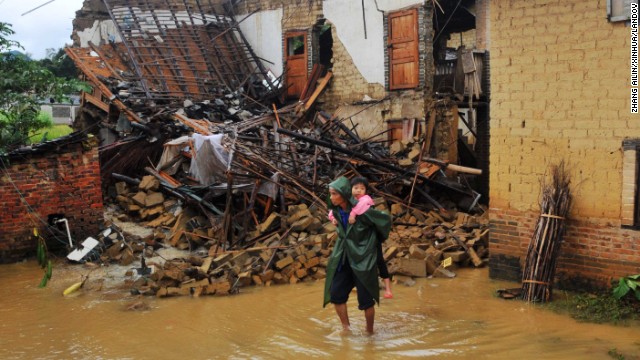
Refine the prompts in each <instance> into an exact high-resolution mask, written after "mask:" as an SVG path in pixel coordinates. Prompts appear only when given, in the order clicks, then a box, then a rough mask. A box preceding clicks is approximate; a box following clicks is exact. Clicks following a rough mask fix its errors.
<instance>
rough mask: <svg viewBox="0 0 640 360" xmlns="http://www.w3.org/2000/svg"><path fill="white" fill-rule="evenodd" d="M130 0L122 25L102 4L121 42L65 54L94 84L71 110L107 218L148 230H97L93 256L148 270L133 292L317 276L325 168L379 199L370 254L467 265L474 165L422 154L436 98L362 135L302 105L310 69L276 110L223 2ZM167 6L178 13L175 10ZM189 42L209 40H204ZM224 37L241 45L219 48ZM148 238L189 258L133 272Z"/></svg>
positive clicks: (322, 76)
mask: <svg viewBox="0 0 640 360" xmlns="http://www.w3.org/2000/svg"><path fill="white" fill-rule="evenodd" d="M134 2H135V3H136V4H137V5H139V8H138V9H137V10H135V11H134V10H133V9H131V8H129V10H128V11H134V12H141V13H140V14H137V15H140V16H134V17H133V18H134V21H133V24H132V23H131V21H130V19H129V20H127V19H128V18H126V17H125V16H124V15H123V13H121V12H120V10H118V9H121V6H123V4H124V3H123V2H122V1H121V0H110V1H105V5H106V6H107V9H108V11H109V13H110V16H111V18H112V20H113V21H114V23H115V24H116V25H117V26H118V28H119V30H120V34H121V36H122V37H123V43H122V44H107V45H102V46H94V45H92V44H91V45H90V47H91V49H78V48H67V49H66V51H67V54H69V56H70V57H71V58H72V59H73V61H74V62H75V63H76V65H78V67H79V68H80V70H81V71H82V72H83V74H84V75H85V76H86V77H87V79H88V80H89V81H90V82H91V83H92V85H93V86H94V94H93V95H90V94H85V95H84V96H83V109H85V110H84V111H83V114H84V117H85V120H87V118H88V120H89V121H86V122H87V123H92V124H94V125H97V126H98V127H100V128H101V130H100V132H99V134H100V138H101V141H102V143H101V148H100V161H101V172H102V175H103V186H105V191H106V193H107V194H108V196H107V197H106V199H107V200H110V201H113V203H115V204H117V205H118V207H119V208H120V209H121V212H122V213H121V214H120V215H119V219H120V220H125V221H136V222H140V223H143V224H144V225H146V226H148V227H152V228H154V232H153V234H152V235H150V236H148V237H146V238H143V239H135V240H132V239H130V240H129V241H128V242H127V241H124V240H123V239H118V238H113V239H111V238H110V236H112V235H105V236H104V237H103V239H101V241H105V242H104V247H105V248H106V250H105V252H104V253H103V254H102V256H101V259H102V260H103V261H105V262H111V261H116V262H119V263H120V264H124V265H129V264H131V263H132V262H133V261H136V260H137V259H138V258H141V259H142V260H141V262H142V266H141V268H140V272H141V273H145V272H149V274H148V275H145V276H142V277H140V278H139V279H137V280H135V281H134V282H133V284H132V286H133V289H134V290H133V291H134V292H136V293H141V294H148V295H152V294H155V295H157V296H168V295H177V294H198V295H204V294H228V293H233V292H234V291H236V289H237V288H238V287H240V286H248V285H252V284H256V285H260V284H263V285H268V284H272V283H273V284H279V283H295V282H298V281H305V280H307V279H318V278H322V277H324V265H325V263H326V258H327V256H328V254H329V253H330V249H331V246H332V242H333V241H334V240H335V236H336V233H335V231H334V230H335V229H334V227H333V225H331V224H330V223H328V221H327V220H326V214H327V185H328V184H329V183H330V182H331V181H332V180H334V179H335V178H337V177H338V176H347V177H352V176H364V177H366V178H367V179H368V180H369V182H370V189H369V190H370V193H371V195H372V197H375V198H376V204H377V206H378V207H379V208H384V209H387V208H388V209H390V210H391V213H392V215H393V216H394V223H395V225H396V227H395V232H394V233H393V234H392V236H391V238H390V239H389V240H388V241H387V242H386V243H385V251H386V253H385V259H387V260H389V261H390V262H391V265H392V270H394V269H395V272H397V273H399V274H407V275H411V276H427V275H438V274H440V275H442V274H443V273H445V270H446V269H445V266H444V265H446V264H441V263H442V261H443V260H446V259H452V261H453V262H456V263H457V264H460V265H466V264H467V263H468V262H471V263H472V264H473V265H474V266H481V265H482V263H483V261H482V258H483V257H485V256H486V252H487V251H486V249H487V244H486V227H487V224H486V221H485V219H484V218H482V217H481V216H479V215H480V214H481V213H482V209H481V208H480V206H479V205H478V199H479V197H480V195H479V194H478V193H477V192H475V191H474V190H473V189H472V187H471V186H470V185H469V181H467V177H468V176H473V175H478V174H479V173H480V172H479V170H478V169H473V168H468V167H463V166H458V165H455V164H450V163H449V162H448V161H442V160H439V159H435V158H432V157H431V156H433V154H436V153H437V152H436V151H434V150H435V147H434V145H433V137H434V126H435V121H436V115H435V113H436V111H435V109H433V108H432V109H428V110H427V111H426V112H427V123H426V128H427V129H426V132H424V133H420V134H419V135H416V136H414V137H413V138H409V139H406V140H394V139H391V140H385V139H386V138H387V136H386V135H385V133H386V132H387V131H383V132H381V133H380V134H376V135H374V136H371V137H369V138H366V139H363V138H361V137H360V136H359V134H358V132H357V126H356V125H354V124H353V123H351V121H350V120H351V116H338V115H337V114H329V113H326V112H324V111H316V110H315V106H316V100H317V99H318V97H319V96H320V94H321V93H322V92H323V90H324V89H325V88H326V87H327V86H328V84H329V82H330V79H331V78H332V72H331V71H330V70H326V69H324V68H323V67H321V66H314V69H313V72H312V76H310V77H309V80H308V82H307V84H306V85H305V86H304V89H303V91H302V95H301V97H300V99H299V100H298V101H295V102H293V103H291V104H288V105H280V106H279V107H278V106H277V105H276V103H278V104H282V101H281V100H283V99H282V97H281V93H283V92H286V91H285V89H283V88H282V87H280V86H279V85H278V84H279V80H277V79H274V78H272V77H271V76H270V74H268V73H267V72H266V71H265V70H264V69H263V68H262V67H261V66H260V64H261V60H260V59H258V58H257V57H256V56H255V54H254V53H253V51H252V50H251V48H250V46H249V45H248V43H247V42H246V40H245V39H244V37H243V35H242V33H241V31H240V28H239V27H238V24H237V23H236V22H235V20H234V19H233V16H231V14H230V13H229V10H228V9H227V8H224V9H222V10H221V9H220V8H216V7H214V6H213V5H211V8H210V9H205V10H204V11H205V13H206V14H208V15H206V16H204V17H202V16H196V15H198V14H194V13H193V12H192V9H191V8H190V7H188V6H187V5H186V3H185V4H183V5H184V8H183V7H182V6H183V5H179V6H178V8H175V9H174V8H171V9H168V10H167V11H168V13H167V14H168V15H167V16H169V17H170V18H171V19H174V20H176V21H175V26H174V25H171V26H169V27H167V23H166V21H164V22H163V21H160V20H158V19H156V18H154V16H153V14H154V11H156V10H155V9H152V8H149V4H147V2H145V1H142V0H139V1H134ZM116 10H118V11H116ZM180 11H184V12H185V14H186V16H188V18H189V19H190V24H189V23H185V22H182V23H181V22H179V21H177V18H178V15H177V14H178V12H180ZM201 11H203V10H201ZM149 14H151V16H146V15H149ZM143 15H145V16H143ZM138 18H145V19H147V21H148V22H150V23H149V24H146V23H140V22H138V21H137V20H136V19H138ZM153 23H156V25H157V26H156V27H155V28H154V27H153V26H147V25H153ZM163 27H164V28H166V29H165V31H159V30H158V29H162V28H163ZM232 33H234V34H235V35H233V36H232ZM200 37H203V38H207V37H208V38H209V39H212V40H211V41H210V42H209V43H206V44H208V45H206V46H205V45H203V44H205V43H203V42H202V41H201V39H200ZM213 40H215V41H213ZM155 42H158V43H160V42H162V43H166V46H163V47H154V46H155V45H157V44H156V43H155ZM223 47H227V48H230V49H238V50H242V53H243V54H244V55H243V56H242V57H241V58H239V59H234V58H233V56H231V55H230V54H231V53H226V52H221V51H219V50H220V48H223ZM150 49H153V51H158V52H159V53H158V54H155V53H152V52H151V51H152V50H150ZM172 50H176V52H177V53H179V54H181V55H180V56H176V55H175V54H174V53H172ZM192 55H193V56H194V57H195V56H197V57H198V58H202V59H207V60H206V61H207V63H206V64H199V65H197V64H195V63H194V62H193V61H189V59H190V57H191V56H192ZM150 58H153V59H155V60H154V61H153V62H151V61H150V60H149V59H150ZM235 60H237V61H235ZM151 63H153V64H154V66H150V65H149V64H151ZM198 66H201V67H202V68H198ZM222 70H225V71H222ZM104 99H109V100H108V102H105V100H104ZM381 101H382V100H381ZM374 103H375V102H374ZM104 113H106V116H105V114H104ZM88 128H91V127H88ZM455 141H457V138H456V139H454V141H453V142H452V143H455ZM445 170H446V172H445ZM459 211H464V212H459ZM475 214H477V215H478V216H476V215H475ZM134 243H135V244H136V245H135V246H134V245H132V244H134ZM161 246H171V247H175V248H178V249H183V250H189V251H190V253H191V254H192V256H190V257H189V258H187V259H176V260H171V261H167V262H165V263H164V264H162V265H160V264H148V265H149V266H148V267H147V265H146V264H144V259H145V257H147V258H148V257H149V256H148V255H149V254H147V252H151V253H152V252H153V249H157V248H159V247H161ZM151 265H153V266H151ZM148 269H154V270H153V271H148ZM438 269H441V270H438Z"/></svg>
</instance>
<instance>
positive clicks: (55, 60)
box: [38, 48, 79, 80]
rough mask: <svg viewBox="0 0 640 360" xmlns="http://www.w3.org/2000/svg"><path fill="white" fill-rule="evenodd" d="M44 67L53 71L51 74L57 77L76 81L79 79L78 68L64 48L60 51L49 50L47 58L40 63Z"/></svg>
mask: <svg viewBox="0 0 640 360" xmlns="http://www.w3.org/2000/svg"><path fill="white" fill-rule="evenodd" d="M38 62H39V63H40V65H42V67H44V68H45V69H47V70H49V71H51V73H52V74H53V75H55V76H57V77H61V78H65V79H67V80H74V79H77V78H78V75H79V73H78V68H77V67H76V64H74V62H73V60H71V58H70V57H69V56H67V53H65V52H64V49H63V48H60V49H58V50H55V49H47V56H46V57H45V58H44V59H42V60H39V61H38Z"/></svg>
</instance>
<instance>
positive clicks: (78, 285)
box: [62, 281, 84, 296]
mask: <svg viewBox="0 0 640 360" xmlns="http://www.w3.org/2000/svg"><path fill="white" fill-rule="evenodd" d="M82 285H84V281H80V282H77V283H75V284H73V285H71V286H69V287H68V288H66V289H65V290H64V291H63V292H62V295H65V296H67V295H69V294H73V293H74V292H76V291H78V289H80V288H81V287H82Z"/></svg>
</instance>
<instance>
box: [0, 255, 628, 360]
mask: <svg viewBox="0 0 640 360" xmlns="http://www.w3.org/2000/svg"><path fill="white" fill-rule="evenodd" d="M84 272H86V271H85V270H82V266H80V265H77V266H68V265H64V266H56V268H54V274H53V278H52V280H51V282H50V284H49V285H48V286H47V287H46V288H44V289H39V288H37V285H38V283H39V281H40V278H41V275H42V272H41V270H40V269H39V268H38V267H37V265H36V264H35V262H24V263H19V264H13V265H2V266H0V281H1V285H0V359H249V358H251V359H293V358H296V359H298V358H310V359H311V358H319V359H326V358H337V359H370V358H376V359H378V358H379V359H404V358H437V359H472V358H473V359H515V358H518V359H611V358H612V357H611V356H610V355H608V352H609V351H610V350H612V349H616V351H617V353H618V354H623V355H624V356H625V358H626V359H627V360H629V359H633V358H636V357H638V356H640V327H637V326H636V327H615V326H610V325H596V324H585V323H579V322H576V321H575V320H573V319H571V318H570V317H568V316H564V315H558V314H555V313H553V312H550V311H548V310H544V309H540V308H539V307H538V306H535V305H529V304H526V303H524V302H521V301H518V300H503V299H500V298H497V297H495V295H494V294H495V290H496V289H501V288H509V287H515V286H517V285H516V284H515V283H510V282H497V281H493V280H490V279H489V278H488V272H487V270H486V269H458V270H456V273H457V275H458V276H457V277H456V278H454V279H418V280H417V282H416V284H415V285H414V286H412V287H406V286H402V285H397V286H395V288H394V295H395V297H394V299H391V300H386V299H382V303H381V305H380V306H379V307H376V325H375V329H376V333H375V334H374V335H373V336H366V335H365V334H363V331H364V318H363V314H362V313H361V312H360V311H358V310H357V304H356V301H355V296H352V299H350V300H349V304H348V306H349V314H350V316H351V321H352V327H353V329H354V330H353V332H352V333H351V334H349V335H344V334H341V332H340V328H341V327H340V323H339V321H338V319H337V316H336V315H335V313H334V310H333V308H332V307H331V306H328V307H327V308H325V309H323V308H322V306H321V304H322V290H323V281H318V282H310V283H299V284H295V285H280V286H272V287H259V288H248V289H242V291H241V293H240V294H238V295H234V296H227V297H201V298H191V297H176V298H167V299H156V298H142V301H143V302H144V304H145V305H148V306H149V309H148V310H143V311H131V310H127V307H128V306H129V305H131V304H132V303H134V302H136V301H140V298H136V297H133V296H128V295H126V291H125V290H124V289H113V288H111V289H109V287H104V288H103V289H102V290H98V289H97V288H98V286H96V284H98V283H99V280H100V279H95V277H92V278H90V280H89V282H88V283H87V285H86V289H82V290H81V291H80V292H79V293H78V294H77V295H75V296H71V297H66V298H65V297H63V296H62V291H63V290H64V289H65V288H66V287H67V286H69V285H70V284H72V283H73V282H75V281H77V280H79V278H80V276H79V274H80V273H84ZM107 280H109V279H107ZM110 280H111V281H113V282H114V283H115V282H119V281H121V280H120V279H115V278H114V279H110ZM92 282H93V284H92ZM92 289H93V290H92ZM354 295H355V294H354Z"/></svg>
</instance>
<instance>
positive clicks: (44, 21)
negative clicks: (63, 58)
mask: <svg viewBox="0 0 640 360" xmlns="http://www.w3.org/2000/svg"><path fill="white" fill-rule="evenodd" d="M48 1H50V0H0V22H5V23H9V24H11V25H12V27H11V28H12V29H13V31H15V34H13V36H11V37H9V39H11V40H16V41H18V42H20V44H21V45H22V46H23V47H24V51H25V52H27V53H29V54H30V55H31V56H32V57H33V58H34V59H42V58H43V57H44V56H45V54H46V49H48V48H55V49H56V50H57V49H59V48H61V47H64V45H65V44H71V31H72V29H73V24H72V21H73V18H74V17H75V16H76V11H78V10H80V8H82V2H83V0H55V1H53V2H52V3H49V4H47V5H44V6H43V7H41V8H39V9H37V10H35V11H33V12H31V13H29V14H26V15H24V16H21V14H23V13H25V12H27V11H29V10H32V9H34V8H36V7H38V6H40V5H42V4H45V3H46V2H48Z"/></svg>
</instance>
